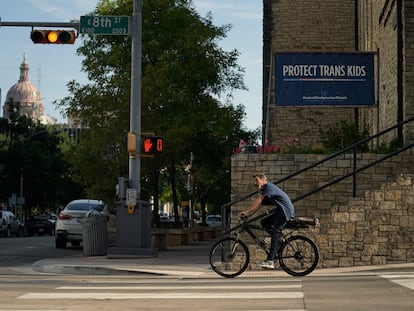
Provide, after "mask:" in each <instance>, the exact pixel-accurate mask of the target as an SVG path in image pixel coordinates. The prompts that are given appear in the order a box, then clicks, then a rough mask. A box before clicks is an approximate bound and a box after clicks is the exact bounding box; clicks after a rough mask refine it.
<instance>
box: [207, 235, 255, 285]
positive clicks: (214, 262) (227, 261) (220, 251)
mask: <svg viewBox="0 0 414 311" xmlns="http://www.w3.org/2000/svg"><path fill="white" fill-rule="evenodd" d="M249 260H250V257H249V250H248V248H247V246H246V244H244V243H243V242H242V241H240V240H238V239H236V238H231V237H228V238H224V239H221V240H220V241H217V242H216V243H215V244H214V245H213V247H212V248H211V250H210V265H211V268H212V269H213V270H214V272H216V273H217V274H219V275H221V276H224V277H226V278H234V277H236V276H238V275H240V274H242V273H243V272H244V271H245V270H246V269H247V267H248V265H249Z"/></svg>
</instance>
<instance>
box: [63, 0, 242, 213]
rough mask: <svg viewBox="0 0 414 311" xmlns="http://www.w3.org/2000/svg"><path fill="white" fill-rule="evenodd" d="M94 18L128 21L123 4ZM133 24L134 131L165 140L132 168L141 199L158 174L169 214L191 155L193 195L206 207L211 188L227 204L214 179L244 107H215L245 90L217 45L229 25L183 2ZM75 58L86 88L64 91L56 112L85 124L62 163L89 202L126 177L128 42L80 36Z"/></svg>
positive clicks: (128, 6)
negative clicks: (169, 201) (137, 83)
mask: <svg viewBox="0 0 414 311" xmlns="http://www.w3.org/2000/svg"><path fill="white" fill-rule="evenodd" d="M93 14H94V15H132V0H117V1H111V0H102V1H100V2H99V3H98V5H97V7H96V10H95V12H93ZM142 17H143V27H142V29H143V34H142V36H143V37H142V80H141V87H142V97H141V98H142V100H141V114H142V123H141V124H142V126H141V128H142V131H143V132H155V133H156V134H157V135H162V136H163V137H164V152H163V153H162V154H161V155H157V156H156V158H155V159H142V161H141V168H142V170H141V177H142V181H141V190H142V191H141V192H142V193H141V195H142V199H147V198H149V196H154V197H158V195H159V193H160V191H162V188H159V187H160V183H159V182H158V179H159V178H160V172H161V171H163V172H167V177H168V183H169V184H170V186H171V188H172V191H171V197H172V198H173V201H174V205H175V207H176V206H177V203H178V202H177V201H178V199H179V198H180V193H181V192H182V193H184V194H185V190H184V188H183V187H184V185H185V184H186V179H187V173H186V172H185V171H184V168H185V167H186V165H188V164H189V163H190V157H191V154H193V157H194V163H193V167H192V173H193V176H194V180H195V182H196V183H197V187H196V191H195V193H194V196H195V197H196V198H201V197H203V198H206V197H208V198H209V199H208V200H213V198H212V196H210V193H211V189H214V188H215V187H219V188H220V189H221V194H222V195H221V196H214V199H216V198H217V200H216V201H221V203H223V202H226V201H227V200H228V199H229V197H230V184H229V183H230V179H229V178H227V177H228V176H226V177H224V176H225V175H226V174H228V173H226V174H225V173H222V172H228V171H229V169H230V155H231V149H232V146H234V144H235V143H236V142H237V139H238V137H240V135H241V134H243V133H244V130H243V129H242V127H241V122H242V119H243V118H244V109H243V107H240V106H234V105H232V104H231V103H230V102H226V103H220V102H218V101H217V100H216V99H215V98H217V96H224V97H226V98H229V99H230V98H231V97H230V96H231V92H232V90H234V89H243V88H245V86H244V84H243V68H241V67H240V66H238V65H237V58H238V56H239V53H238V52H237V51H236V50H233V51H230V52H227V51H224V50H223V49H221V48H220V47H219V46H218V42H219V40H221V39H223V38H224V37H225V36H226V33H227V32H228V30H229V29H230V26H229V25H225V26H220V27H216V26H214V25H213V24H212V18H211V16H207V17H206V18H202V17H200V16H199V14H198V13H197V12H196V11H195V9H194V7H193V4H192V2H191V1H188V0H144V1H143V12H142ZM78 53H79V54H80V55H82V56H83V57H84V61H83V63H82V64H83V70H84V71H86V72H87V74H88V78H89V79H90V81H91V83H90V84H87V85H80V84H78V83H76V82H75V81H72V82H70V83H69V84H68V87H69V91H70V94H71V95H70V96H68V97H66V98H64V99H63V100H61V101H60V102H59V103H57V104H58V105H59V106H60V107H61V108H62V109H63V110H65V111H66V113H68V114H69V115H71V116H74V117H76V118H79V120H82V122H83V123H84V124H86V125H88V130H87V131H84V132H83V133H82V137H81V139H80V143H79V145H78V146H76V148H74V149H73V150H72V151H71V153H70V155H69V158H70V161H71V163H72V164H73V170H72V174H73V175H74V176H75V178H76V180H77V181H79V182H81V183H82V184H83V185H84V186H85V187H86V191H87V194H88V195H89V196H92V197H99V198H102V199H104V200H107V201H110V200H111V199H112V200H113V199H114V185H115V183H116V181H117V177H118V176H126V175H127V154H126V146H125V137H126V133H127V132H128V130H129V100H130V66H131V39H130V38H129V37H128V36H93V35H92V36H86V38H85V40H84V43H83V46H81V47H80V48H79V49H78ZM224 178H227V179H226V180H224ZM155 201H156V200H155ZM217 204H219V203H217Z"/></svg>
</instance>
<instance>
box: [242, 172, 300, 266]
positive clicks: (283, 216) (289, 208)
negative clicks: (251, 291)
mask: <svg viewBox="0 0 414 311" xmlns="http://www.w3.org/2000/svg"><path fill="white" fill-rule="evenodd" d="M253 178H254V183H255V185H256V187H257V188H258V189H259V190H260V195H259V197H258V198H257V199H256V200H255V201H254V202H253V203H252V205H251V206H250V207H249V208H248V209H246V210H245V211H243V212H241V213H240V215H239V216H240V217H241V218H246V217H250V216H252V215H253V214H254V213H256V212H257V211H258V210H260V209H261V208H262V207H263V206H265V205H275V206H276V208H275V209H273V210H272V213H271V214H270V215H269V216H266V217H265V218H263V219H262V220H261V222H260V223H261V226H262V227H263V228H264V229H266V231H267V232H269V233H270V235H271V242H270V251H269V255H268V257H267V260H266V261H264V262H262V264H261V267H262V268H264V269H274V268H275V267H274V259H275V256H276V253H277V250H278V247H279V245H278V244H279V238H280V234H279V233H278V231H277V230H275V229H283V227H284V226H285V225H286V223H287V221H288V220H290V219H291V218H293V217H294V216H295V208H294V206H293V204H292V201H291V200H290V198H289V196H288V195H287V194H286V193H285V192H284V191H282V190H281V189H280V188H279V187H277V186H276V185H275V184H273V183H269V182H267V177H266V176H265V175H263V174H258V175H255V176H253Z"/></svg>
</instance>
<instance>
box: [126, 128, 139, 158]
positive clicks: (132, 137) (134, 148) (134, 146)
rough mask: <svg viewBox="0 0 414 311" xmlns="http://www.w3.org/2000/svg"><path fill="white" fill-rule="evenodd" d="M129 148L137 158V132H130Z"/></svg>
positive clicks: (132, 155)
mask: <svg viewBox="0 0 414 311" xmlns="http://www.w3.org/2000/svg"><path fill="white" fill-rule="evenodd" d="M127 149H128V153H129V155H130V156H131V157H133V158H135V155H136V153H137V134H135V132H128V140H127Z"/></svg>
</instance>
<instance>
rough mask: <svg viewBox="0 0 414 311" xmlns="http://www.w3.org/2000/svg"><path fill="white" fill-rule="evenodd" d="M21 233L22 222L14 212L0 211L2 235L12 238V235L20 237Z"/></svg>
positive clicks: (0, 230)
mask: <svg viewBox="0 0 414 311" xmlns="http://www.w3.org/2000/svg"><path fill="white" fill-rule="evenodd" d="M21 232H22V226H21V223H20V220H19V219H17V218H16V217H15V216H14V214H13V213H12V212H10V211H3V210H0V234H2V235H4V236H6V237H10V236H12V235H15V236H20V235H21Z"/></svg>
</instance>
